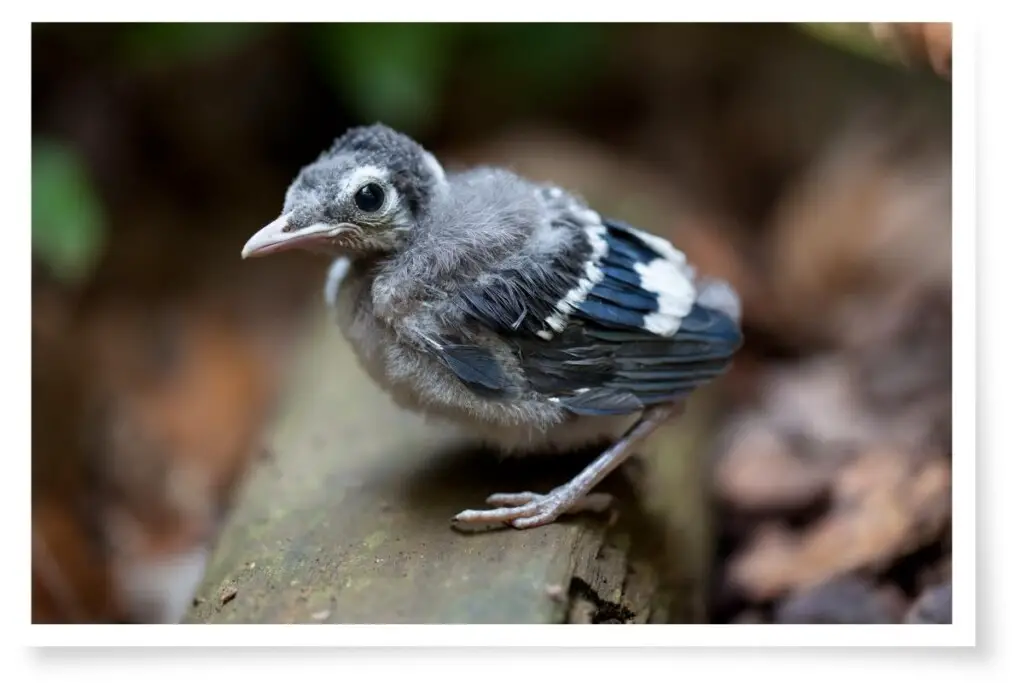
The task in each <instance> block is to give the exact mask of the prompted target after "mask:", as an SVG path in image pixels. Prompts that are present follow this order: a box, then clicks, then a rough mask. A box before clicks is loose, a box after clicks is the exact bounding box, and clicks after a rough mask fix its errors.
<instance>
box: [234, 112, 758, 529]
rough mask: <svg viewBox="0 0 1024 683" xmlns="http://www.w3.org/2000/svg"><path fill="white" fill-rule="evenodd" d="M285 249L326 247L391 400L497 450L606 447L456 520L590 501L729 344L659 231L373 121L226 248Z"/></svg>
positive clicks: (701, 290) (731, 324)
mask: <svg viewBox="0 0 1024 683" xmlns="http://www.w3.org/2000/svg"><path fill="white" fill-rule="evenodd" d="M296 249H299V250H304V251H307V252H312V253H316V254H321V255H328V256H330V257H332V259H333V261H332V263H331V266H330V269H329V274H328V277H327V283H326V285H325V291H324V296H325V299H326V300H327V302H328V303H329V304H331V306H332V307H333V309H334V315H335V320H336V322H337V324H338V326H339V328H340V330H341V334H342V336H343V337H344V338H345V339H347V341H348V343H349V344H350V345H351V347H352V349H353V350H354V353H355V355H356V357H357V359H358V361H359V364H360V366H361V367H362V369H363V370H364V371H365V372H366V373H367V374H368V375H369V376H370V377H371V378H372V379H373V380H374V382H376V384H377V385H378V386H379V387H380V388H381V389H383V390H384V391H385V392H387V393H388V394H389V395H390V397H391V399H392V400H393V401H394V403H395V404H396V405H397V406H399V407H400V408H402V409H405V410H410V411H413V412H416V413H419V414H421V415H425V416H427V417H432V418H437V419H442V420H445V421H447V422H449V423H450V424H453V425H456V426H458V427H461V428H463V429H464V431H465V432H466V433H467V434H469V435H473V436H475V437H477V438H478V439H480V440H482V441H483V442H484V443H485V444H487V445H489V446H491V447H493V448H494V449H496V450H497V451H498V452H499V453H501V454H503V455H522V454H527V453H531V452H537V451H544V452H549V453H552V452H553V453H564V452H569V451H578V450H580V449H581V448H585V447H593V446H596V445H597V444H598V443H601V442H603V443H605V444H608V443H610V444H611V445H610V446H607V447H606V448H605V450H603V451H601V453H600V455H598V456H597V457H596V458H595V459H594V460H593V461H592V462H591V463H590V464H589V465H588V466H587V467H585V468H584V469H583V470H582V471H581V472H580V473H579V474H578V475H577V476H575V477H574V478H572V479H571V480H570V481H569V482H567V483H565V484H563V485H561V486H558V487H556V488H554V489H552V490H550V491H548V492H547V493H537V492H532V491H522V492H513V493H495V494H493V495H491V496H490V497H488V498H487V499H486V503H487V505H489V506H490V507H489V508H487V509H467V510H464V511H462V512H461V513H459V514H457V515H455V516H454V517H453V518H452V522H453V523H458V524H460V525H461V524H469V525H474V524H481V523H499V524H501V523H503V524H505V525H508V526H511V527H514V528H517V529H528V528H535V527H540V526H544V525H547V524H550V523H552V522H554V521H555V520H557V519H559V518H561V517H562V516H563V515H567V514H576V513H579V512H584V511H603V510H605V509H606V508H607V507H608V506H609V505H610V504H611V502H612V501H611V497H610V496H609V495H607V494H601V493H593V489H594V487H595V486H597V484H598V483H600V482H601V481H602V480H603V479H604V478H605V477H607V476H608V475H609V474H610V473H611V472H613V471H614V470H615V469H616V468H618V467H619V465H621V464H622V463H623V462H625V461H626V460H627V459H628V458H629V457H630V456H631V455H632V454H633V452H634V451H635V450H636V449H637V448H638V447H639V446H640V445H641V443H642V442H643V440H644V439H645V438H646V437H647V436H649V435H650V434H651V433H652V432H654V431H655V430H656V429H657V428H658V427H659V426H661V425H663V424H664V423H665V422H666V421H667V420H669V419H670V418H672V417H673V416H675V415H677V414H678V413H679V412H681V411H682V410H683V407H684V405H685V400H686V398H687V397H689V396H690V395H691V394H692V393H693V392H694V391H695V390H696V389H698V388H700V387H702V386H703V385H705V384H707V383H709V382H711V381H712V380H714V379H715V378H717V377H719V376H721V375H722V374H724V373H725V372H727V371H728V369H729V368H730V366H731V364H732V359H733V357H734V355H735V353H736V352H737V351H738V350H739V348H740V347H741V346H742V343H743V334H742V332H741V328H740V316H741V306H740V303H741V302H740V300H739V297H738V295H737V294H736V292H735V291H734V290H733V289H732V287H731V286H730V285H729V284H728V282H726V281H724V280H720V279H714V278H701V277H699V275H698V273H697V272H696V269H695V268H694V267H693V265H692V264H690V263H689V262H688V261H687V258H686V256H685V254H684V253H683V252H682V251H681V250H679V249H678V248H676V247H675V246H673V245H672V244H671V243H670V242H669V241H668V240H666V239H665V238H663V237H660V236H657V235H654V234H652V233H649V232H647V231H644V230H641V229H639V228H636V227H634V226H633V225H631V224H629V223H627V222H625V221H622V220H618V219H615V218H610V217H606V216H602V215H601V214H600V213H598V212H597V211H595V210H594V209H593V208H591V207H590V205H589V204H588V203H587V202H586V201H585V200H584V199H583V198H582V197H581V196H579V195H578V194H577V193H574V192H570V191H569V190H567V189H565V188H564V187H561V186H559V185H557V184H554V183H550V182H536V181H533V180H530V179H527V178H525V177H522V176H520V175H518V174H516V173H515V172H513V171H512V170H509V169H507V168H503V167H501V166H499V165H487V164H481V165H476V166H470V167H466V168H458V169H451V170H446V169H445V168H444V167H443V166H442V165H441V164H440V162H439V161H438V159H437V157H436V156H435V155H434V154H433V152H431V151H430V150H428V149H426V148H424V147H423V146H422V145H421V144H419V143H418V142H417V141H416V140H414V139H413V138H412V137H410V136H409V135H406V134H405V133H402V132H399V131H397V130H395V129H393V128H391V127H389V126H387V125H385V124H382V123H374V124H370V125H361V126H354V127H351V128H349V129H347V130H346V131H345V132H344V133H343V134H342V135H341V136H339V137H337V138H336V139H335V140H334V141H333V143H332V144H331V145H330V147H329V148H328V149H327V150H326V151H323V152H321V153H320V154H319V156H318V157H317V158H315V159H314V160H313V161H312V162H310V163H309V164H307V165H306V166H303V167H302V168H301V169H300V170H299V172H298V174H297V176H296V177H295V179H294V180H293V182H292V183H291V185H290V186H289V187H288V189H287V191H286V192H285V197H284V204H283V207H282V210H281V213H280V215H279V216H278V217H277V218H276V219H274V220H273V221H271V222H270V223H268V224H267V225H266V226H264V227H263V228H262V229H259V230H258V231H256V232H255V233H254V234H253V235H252V236H251V237H250V238H249V240H248V241H247V242H246V243H245V245H244V246H243V248H242V252H241V257H242V258H243V259H247V258H254V257H261V256H267V255H270V254H274V253H279V252H282V251H286V250H296Z"/></svg>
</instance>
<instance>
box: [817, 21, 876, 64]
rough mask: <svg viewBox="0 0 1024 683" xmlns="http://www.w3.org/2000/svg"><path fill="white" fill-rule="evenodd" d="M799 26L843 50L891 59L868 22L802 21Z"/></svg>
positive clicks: (871, 57)
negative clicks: (872, 32) (873, 34)
mask: <svg viewBox="0 0 1024 683" xmlns="http://www.w3.org/2000/svg"><path fill="white" fill-rule="evenodd" d="M797 26H798V27H799V28H800V29H801V30H803V31H804V32H806V33H808V34H809V35H811V36H814V37H815V38H817V39H818V40H821V41H822V42H825V43H829V44H830V45H834V46H835V47H838V48H839V49H841V50H847V51H849V52H852V53H855V54H858V55H860V56H861V57H867V58H869V59H873V60H876V61H880V62H887V61H889V55H888V54H887V53H886V51H885V49H883V48H882V46H881V45H880V44H879V43H878V41H877V40H875V38H874V36H872V35H871V28H870V26H869V25H868V24H866V23H848V22H845V23H839V22H837V23H801V24H797Z"/></svg>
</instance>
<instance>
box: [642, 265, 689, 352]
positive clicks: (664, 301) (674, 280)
mask: <svg viewBox="0 0 1024 683" xmlns="http://www.w3.org/2000/svg"><path fill="white" fill-rule="evenodd" d="M633 268H634V270H635V271H636V273H637V274H638V275H639V276H640V286H641V287H642V288H643V289H645V290H646V291H648V292H651V293H652V294H654V295H656V296H657V298H658V310H657V311H655V312H653V313H648V314H647V315H645V316H644V329H646V330H647V331H648V332H652V333H654V334H657V335H661V336H665V337H670V336H672V335H673V334H675V333H676V332H677V331H678V330H679V325H680V324H681V322H682V319H683V318H684V317H686V315H688V314H689V312H690V309H692V308H693V303H694V301H695V300H696V298H697V291H696V288H695V287H694V284H693V282H692V281H691V280H690V278H689V277H688V276H687V273H686V272H685V271H684V270H683V269H682V268H681V267H680V264H678V263H673V262H671V261H669V260H667V259H655V260H653V261H651V262H650V263H637V264H636V265H635V266H634V267H633Z"/></svg>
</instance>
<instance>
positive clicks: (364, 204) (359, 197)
mask: <svg viewBox="0 0 1024 683" xmlns="http://www.w3.org/2000/svg"><path fill="white" fill-rule="evenodd" d="M355 200H356V206H357V207H359V210H360V211H365V212H366V213H373V212H374V211H377V210H378V209H380V207H382V206H383V205H384V188H383V187H381V186H380V185H378V184H377V183H368V184H366V185H363V186H362V187H361V188H359V190H357V191H356V197H355Z"/></svg>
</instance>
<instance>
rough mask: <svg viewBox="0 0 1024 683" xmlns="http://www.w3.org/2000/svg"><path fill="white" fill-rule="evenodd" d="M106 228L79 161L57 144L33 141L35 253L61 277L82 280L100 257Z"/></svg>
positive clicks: (86, 175) (33, 229)
mask: <svg viewBox="0 0 1024 683" xmlns="http://www.w3.org/2000/svg"><path fill="white" fill-rule="evenodd" d="M104 228H105V223H104V216H103V211H102V208H101V206H100V201H99V198H98V197H97V196H96V193H95V191H94V190H93V187H92V185H91V183H90V181H89V177H88V173H87V172H86V169H85V168H84V166H83V164H82V163H81V160H80V159H79V158H78V157H77V156H76V155H75V154H74V153H73V152H72V151H71V150H69V149H68V148H66V147H64V146H62V145H61V144H59V143H57V142H55V141H53V140H48V139H36V140H33V143H32V252H33V254H34V255H35V256H37V257H38V258H40V259H41V260H42V261H43V262H44V263H45V264H46V265H47V266H48V267H49V268H50V269H51V270H52V271H53V273H54V274H55V275H56V276H57V277H59V278H61V279H63V280H66V281H78V280H81V279H82V278H83V277H85V276H86V275H88V274H89V272H90V271H91V269H92V267H93V266H94V265H95V263H96V261H97V259H98V257H99V255H100V252H101V250H102V248H103V241H104Z"/></svg>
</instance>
